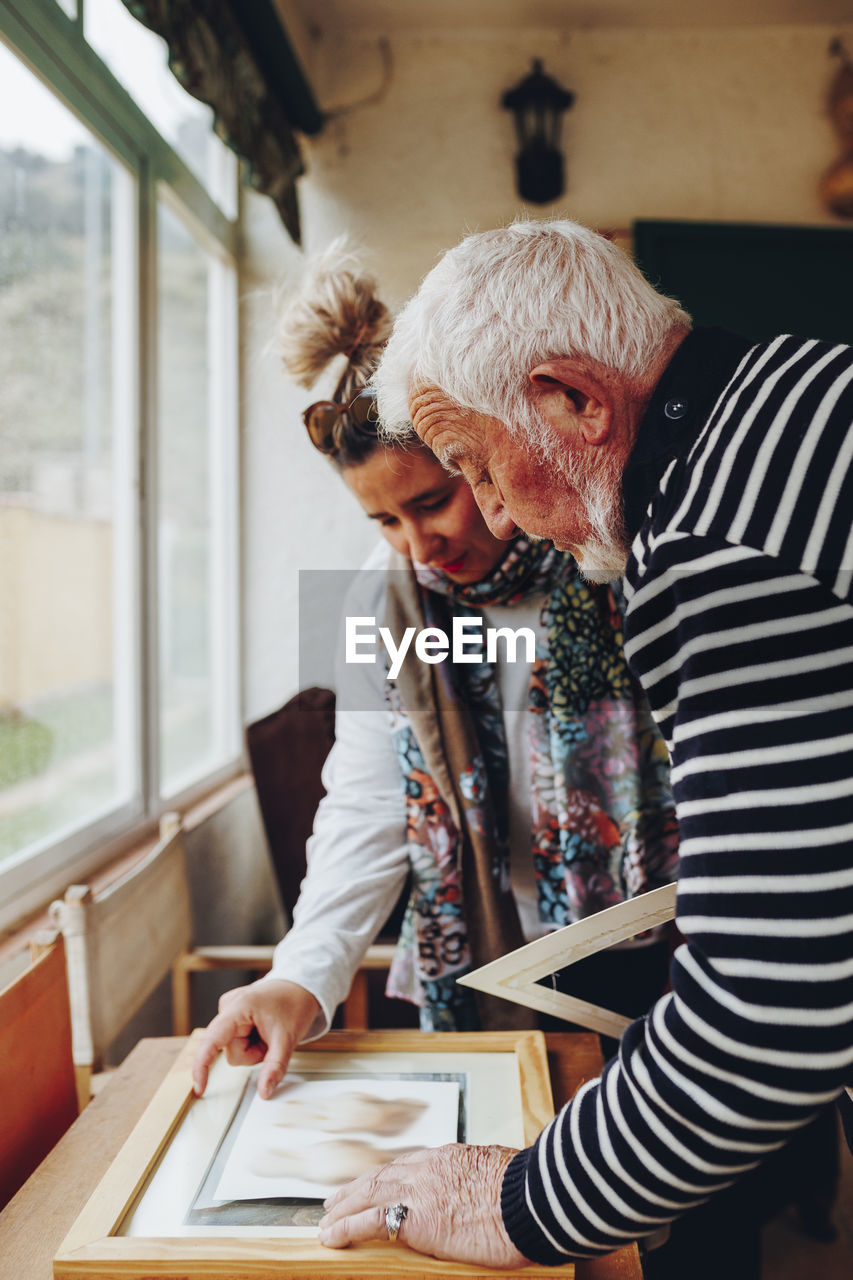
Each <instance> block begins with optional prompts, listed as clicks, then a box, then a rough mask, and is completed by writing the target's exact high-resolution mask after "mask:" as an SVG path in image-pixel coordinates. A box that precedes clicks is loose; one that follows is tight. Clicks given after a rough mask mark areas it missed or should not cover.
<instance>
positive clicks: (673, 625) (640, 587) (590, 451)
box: [321, 222, 853, 1267]
mask: <svg viewBox="0 0 853 1280" xmlns="http://www.w3.org/2000/svg"><path fill="white" fill-rule="evenodd" d="M377 386H378V392H379V409H380V415H381V418H382V420H383V422H384V423H385V426H386V429H387V431H388V432H389V434H390V435H402V434H405V433H406V432H407V431H409V430H410V427H409V423H410V422H411V423H412V424H413V426H414V429H415V431H416V432H417V434H418V436H420V438H421V439H422V440H423V441H424V442H425V443H426V444H427V445H429V447H430V448H431V449H432V450H433V451H434V452H435V453H436V454H437V456H438V457H439V458H440V459H441V460H442V461H443V462H444V463H445V464H446V465H447V466H448V467H450V468H453V469H454V470H458V471H460V472H461V473H462V474H463V475H464V476H465V478H466V479H467V480H468V482H469V483H470V485H471V487H472V489H473V491H474V494H475V495H476V498H477V501H478V503H479V505H480V508H481V510H482V511H483V514H484V516H485V517H486V520H487V522H488V523H489V525H490V527H491V529H492V531H493V532H494V533H495V534H497V535H498V536H501V537H509V536H511V534H512V532H513V530H514V528H515V527H516V526H520V527H521V528H522V529H524V530H526V531H527V532H528V533H530V534H534V535H539V536H542V537H549V538H552V539H554V541H555V542H556V543H557V545H558V546H560V547H563V548H568V549H570V550H571V551H572V552H574V554H575V555H576V557H577V559H578V561H579V563H580V564H581V567H582V569H583V571H584V572H585V573H586V574H587V575H588V576H589V577H590V578H591V579H594V580H601V579H609V578H612V577H615V576H619V575H622V574H623V573H624V575H625V591H626V597H627V600H628V609H627V618H626V645H625V649H626V653H627V654H628V657H629V661H630V663H631V665H632V667H633V669H634V671H635V673H636V675H637V676H638V678H639V679H640V681H641V682H642V685H643V687H644V689H645V691H646V694H647V696H648V698H649V701H650V703H651V706H652V709H653V711H654V713H655V716H656V718H657V720H658V722H659V724H660V727H661V729H662V731H663V733H664V736H665V738H666V740H667V744H668V747H669V750H670V754H671V757H672V780H673V785H674V790H675V796H676V802H677V811H678V819H679V823H680V828H681V858H682V863H681V878H680V881H679V891H678V914H677V919H678V924H679V927H680V930H681V932H682V934H683V935H684V937H685V939H686V943H685V945H683V946H681V947H680V948H679V950H678V951H677V952H676V954H675V956H674V958H673V963H672V992H671V994H669V995H667V996H665V997H664V998H663V999H661V1000H660V1001H659V1002H658V1003H657V1004H656V1005H655V1007H654V1009H653V1010H652V1012H651V1014H650V1015H649V1016H648V1017H647V1018H645V1019H641V1020H639V1021H637V1022H635V1023H633V1024H632V1025H631V1027H630V1028H629V1030H628V1031H627V1032H626V1034H625V1036H624V1038H623V1040H622V1044H621V1048H620V1053H619V1056H618V1058H617V1059H615V1060H614V1061H612V1062H611V1063H609V1064H608V1066H607V1067H606V1068H605V1071H604V1073H603V1076H602V1078H601V1080H600V1081H594V1082H591V1083H590V1084H588V1085H587V1086H585V1087H584V1088H583V1089H582V1090H581V1091H580V1093H579V1094H578V1096H577V1097H576V1098H575V1099H574V1100H573V1102H572V1103H570V1104H569V1105H568V1106H567V1107H566V1108H564V1110H563V1111H562V1112H561V1113H560V1115H559V1116H558V1117H557V1119H556V1120H555V1121H554V1122H553V1123H552V1124H551V1125H549V1126H548V1128H546V1129H545V1130H544V1132H543V1133H542V1134H541V1136H540V1137H539V1139H538V1140H537V1142H536V1143H535V1145H534V1146H533V1147H531V1148H530V1149H529V1150H526V1151H522V1152H519V1153H513V1152H508V1151H505V1150H503V1149H500V1148H473V1149H466V1148H464V1147H449V1148H443V1149H441V1150H440V1151H438V1152H434V1153H427V1154H419V1155H415V1156H410V1157H407V1159H406V1161H404V1162H401V1161H397V1162H394V1163H392V1164H391V1165H389V1166H387V1167H386V1168H385V1169H384V1170H381V1171H379V1172H377V1173H376V1174H374V1175H372V1176H371V1177H368V1178H366V1179H361V1180H359V1181H358V1182H356V1183H354V1184H352V1185H351V1186H350V1187H347V1188H344V1189H343V1190H342V1191H341V1192H339V1193H338V1194H337V1196H336V1197H334V1198H333V1200H332V1201H331V1204H330V1212H329V1213H328V1215H327V1217H326V1219H325V1221H324V1224H323V1227H322V1232H321V1239H322V1240H323V1241H324V1242H325V1243H327V1244H331V1245H340V1244H345V1243H347V1242H348V1241H350V1240H356V1239H364V1238H369V1237H372V1236H377V1237H382V1236H385V1235H386V1234H387V1229H386V1227H387V1223H388V1222H389V1217H388V1213H386V1207H387V1206H394V1208H393V1210H391V1211H389V1212H390V1213H391V1218H392V1222H391V1225H392V1227H393V1228H395V1229H394V1230H393V1234H394V1235H395V1236H396V1234H397V1230H396V1227H397V1226H399V1237H400V1239H402V1240H405V1241H407V1242H408V1243H410V1244H411V1245H412V1246H413V1247H414V1248H416V1249H421V1250H423V1251H425V1252H430V1253H434V1254H435V1255H436V1256H439V1257H454V1258H460V1259H467V1260H469V1261H476V1262H482V1263H488V1264H491V1265H500V1266H506V1267H512V1266H516V1265H520V1264H521V1262H522V1261H523V1260H524V1259H525V1258H529V1259H533V1260H535V1261H540V1262H545V1263H551V1264H558V1263H560V1262H564V1261H566V1260H567V1259H570V1258H579V1257H585V1256H591V1255H594V1254H596V1253H602V1252H606V1251H608V1250H612V1249H614V1248H616V1247H618V1246H620V1245H622V1244H625V1243H626V1242H628V1241H631V1240H634V1239H641V1238H643V1237H645V1236H647V1235H650V1234H652V1233H654V1232H656V1231H658V1230H659V1229H660V1228H661V1227H662V1225H663V1224H666V1223H668V1222H670V1221H671V1220H673V1219H674V1218H677V1217H678V1216H680V1215H681V1214H683V1213H684V1212H685V1211H687V1210H689V1209H690V1208H691V1207H693V1206H696V1205H697V1204H700V1203H702V1202H703V1201H704V1200H706V1199H707V1198H708V1197H713V1196H714V1195H715V1194H717V1193H719V1192H720V1191H721V1189H723V1188H725V1187H727V1186H728V1185H730V1184H731V1183H732V1182H733V1181H735V1180H736V1179H737V1178H738V1177H739V1176H740V1175H742V1174H743V1173H744V1172H745V1171H748V1170H750V1169H752V1168H754V1167H755V1166H757V1165H759V1164H760V1163H761V1162H762V1160H764V1159H765V1158H766V1157H767V1156H768V1155H769V1154H770V1153H772V1152H774V1151H776V1150H778V1149H779V1148H780V1147H782V1146H783V1145H784V1144H785V1143H786V1141H788V1140H789V1139H790V1138H791V1137H792V1136H793V1135H794V1134H796V1133H797V1132H798V1131H799V1130H800V1129H801V1128H802V1127H803V1126H805V1125H806V1124H807V1123H808V1122H809V1121H810V1120H811V1119H812V1118H813V1117H814V1116H815V1115H816V1114H817V1113H818V1112H819V1111H820V1110H821V1109H822V1108H826V1107H827V1106H829V1105H831V1104H832V1103H833V1102H834V1101H835V1100H836V1099H840V1098H841V1097H842V1095H843V1093H844V1089H845V1086H846V1085H849V1084H851V1082H853V712H851V708H853V607H851V579H853V350H851V349H850V348H849V347H844V346H839V345H832V344H830V343H825V342H817V341H806V340H802V339H798V338H792V337H780V338H777V339H775V340H773V341H769V342H761V343H758V344H753V343H750V342H748V341H746V340H743V339H741V338H738V337H735V336H733V335H730V334H727V333H724V332H721V331H702V330H697V331H691V326H690V321H689V318H688V317H687V315H685V313H684V312H683V311H682V310H681V309H680V307H679V306H678V304H677V303H675V302H674V301H672V300H671V299H668V298H665V297H663V296H661V295H660V294H658V293H657V292H656V291H655V290H654V289H652V288H651V287H650V286H649V285H648V283H647V282H646V281H645V280H644V279H643V277H642V276H641V274H640V273H639V272H638V271H637V270H636V268H635V267H634V266H633V265H632V264H631V262H630V261H629V260H628V259H627V258H626V257H625V255H623V254H622V253H621V252H620V251H619V250H618V249H617V248H616V247H615V246H613V245H612V244H610V243H608V242H607V241H606V240H604V239H603V238H602V237H600V236H597V235H596V234H595V233H593V232H590V231H588V230H587V229H585V228H582V227H580V226H578V225H576V224H573V223H568V222H554V223H550V224H547V223H520V224H516V225H514V226H512V227H509V228H507V229H504V230H500V231H494V232H486V233H484V234H481V235H475V236H471V237H469V238H468V239H467V240H465V241H464V242H463V243H462V244H461V245H459V246H458V247H457V248H456V249H454V250H452V251H451V252H449V253H448V254H446V255H445V257H444V258H443V259H442V260H441V261H440V262H439V264H438V265H437V266H436V267H435V269H434V270H433V271H432V272H431V273H430V275H428V276H427V277H426V279H425V281H424V282H423V284H422V286H421V288H420V290H419V292H418V294H417V295H416V296H415V297H414V298H413V299H412V301H411V302H410V303H409V305H408V306H407V307H406V309H405V310H404V311H403V313H402V314H401V315H400V317H399V319H398V321H397V323H396V326H395V329H394V332H393V335H392V337H391V339H390V341H389V343H388V347H387V351H386V354H385V356H384V359H383V361H382V365H381V367H380V370H379V374H378V377H377ZM712 1203H713V1201H712ZM401 1204H402V1205H405V1206H407V1208H408V1214H407V1216H405V1217H404V1218H402V1219H401V1220H400V1221H399V1222H398V1219H400V1214H399V1213H397V1210H398V1209H399V1206H400V1205H401ZM394 1214H396V1216H394ZM689 1222H690V1220H689V1219H688V1220H687V1225H689ZM697 1261H699V1260H697Z"/></svg>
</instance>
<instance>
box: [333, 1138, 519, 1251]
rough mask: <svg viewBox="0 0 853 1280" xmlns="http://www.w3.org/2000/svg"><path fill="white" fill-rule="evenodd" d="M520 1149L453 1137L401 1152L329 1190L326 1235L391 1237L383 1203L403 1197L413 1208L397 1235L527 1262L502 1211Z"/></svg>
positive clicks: (338, 1244) (336, 1243) (421, 1245)
mask: <svg viewBox="0 0 853 1280" xmlns="http://www.w3.org/2000/svg"><path fill="white" fill-rule="evenodd" d="M515 1154H516V1152H515V1151H512V1150H510V1149H509V1148H507V1147H475V1146H463V1145H461V1144H452V1145H450V1146H446V1147H437V1148H433V1149H430V1150H424V1151H415V1152H413V1153H412V1154H410V1155H405V1156H400V1157H399V1158H398V1159H397V1160H392V1161H391V1163H390V1164H386V1165H383V1167H382V1168H380V1169H374V1170H373V1172H372V1173H368V1174H365V1175H364V1176H363V1177H361V1178H357V1179H356V1180H355V1182H350V1183H348V1184H347V1186H345V1187H341V1189H340V1190H339V1191H337V1192H335V1194H334V1195H333V1196H330V1197H329V1199H328V1200H327V1201H326V1208H327V1210H328V1212H327V1213H326V1216H325V1217H324V1218H323V1219H322V1221H321V1222H320V1235H319V1239H320V1243H321V1244H324V1245H327V1246H328V1247H329V1248H333V1249H339V1248H342V1247H343V1246H345V1245H348V1244H355V1243H357V1242H358V1241H361V1240H387V1239H388V1230H387V1227H386V1225H385V1210H386V1208H388V1206H389V1205H394V1204H404V1205H406V1207H407V1208H408V1211H409V1212H408V1215H407V1216H406V1218H405V1219H404V1220H403V1223H402V1225H401V1227H400V1230H399V1235H398V1237H397V1238H398V1240H400V1241H401V1242H402V1243H404V1244H407V1245H409V1247H410V1248H412V1249H416V1250H417V1251H418V1252H419V1253H428V1254H431V1255H432V1256H433V1257H434V1258H443V1259H452V1260H454V1261H457V1262H471V1263H475V1264H479V1265H480V1266H488V1267H501V1268H507V1269H509V1268H512V1267H521V1266H523V1265H524V1264H525V1263H526V1262H527V1259H526V1258H525V1257H524V1256H523V1255H522V1254H520V1253H519V1252H518V1250H517V1249H516V1247H515V1245H514V1244H513V1243H512V1241H511V1240H510V1238H509V1236H508V1235H507V1232H506V1228H505V1227H504V1224H503V1219H502V1217H501V1185H502V1183H503V1178H504V1173H505V1172H506V1167H507V1165H508V1164H509V1162H510V1160H512V1158H513V1156H514V1155H515Z"/></svg>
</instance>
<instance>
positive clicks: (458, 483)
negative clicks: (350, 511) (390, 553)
mask: <svg viewBox="0 0 853 1280" xmlns="http://www.w3.org/2000/svg"><path fill="white" fill-rule="evenodd" d="M342 474H343V477H344V479H345V480H346V482H347V484H348V485H349V487H350V489H351V490H352V492H353V493H354V494H355V496H356V497H357V498H358V500H359V502H360V503H361V505H362V507H363V508H364V510H365V511H366V512H367V514H368V516H369V517H370V519H371V520H375V521H376V522H377V524H378V525H379V527H380V529H381V530H382V533H383V535H384V536H385V538H386V539H387V540H388V542H390V543H391V546H392V547H393V548H394V550H395V551H399V552H401V553H402V554H403V555H404V556H408V557H409V559H410V560H417V562H418V563H419V564H427V565H429V566H430V567H431V568H433V569H440V570H441V571H442V573H444V574H445V575H446V576H447V577H448V578H450V580H451V581H452V582H458V583H470V582H479V581H480V579H481V578H485V577H486V576H487V575H488V574H489V573H490V571H491V570H492V569H493V568H494V567H495V565H496V564H497V563H498V561H499V560H502V559H503V557H504V555H505V554H506V550H507V544H506V542H502V541H501V540H500V539H498V538H496V537H495V536H494V534H493V533H491V532H490V531H489V528H488V526H487V525H486V522H485V521H484V520H483V517H482V516H481V515H480V510H479V508H478V506H477V504H476V502H475V501H474V495H473V494H472V493H471V490H470V489H469V487H468V485H467V484H466V482H465V481H464V480H463V479H462V477H461V476H451V475H448V473H447V472H446V471H445V470H444V468H443V467H442V465H441V463H440V462H438V461H436V459H435V458H434V457H433V455H432V454H431V453H429V452H428V451H427V450H426V449H422V448H409V449H377V451H376V452H375V453H374V454H372V455H371V457H369V458H368V459H367V461H366V462H362V463H361V464H360V465H359V466H357V467H347V468H346V469H345V470H344V471H343V473H342Z"/></svg>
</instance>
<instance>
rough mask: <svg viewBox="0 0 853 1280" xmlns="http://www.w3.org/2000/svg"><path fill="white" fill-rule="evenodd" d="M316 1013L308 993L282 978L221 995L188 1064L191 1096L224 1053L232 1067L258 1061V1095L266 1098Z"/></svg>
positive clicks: (203, 1085)
mask: <svg viewBox="0 0 853 1280" xmlns="http://www.w3.org/2000/svg"><path fill="white" fill-rule="evenodd" d="M321 1012H322V1010H321V1008H320V1005H319V1004H318V1003H317V1001H316V1000H315V999H314V997H313V996H312V995H311V993H310V992H309V991H306V990H305V988H304V987H300V986H298V985H297V983H295V982H287V981H285V980H284V979H278V978H271V979H267V978H264V979H261V980H260V981H258V982H252V983H250V984H249V985H248V986H245V987H237V988H235V990H233V991H226V992H225V994H224V995H223V996H222V997H221V998H220V1001H219V1013H218V1014H217V1015H216V1017H215V1018H214V1019H213V1021H212V1022H211V1023H210V1025H209V1026H208V1028H207V1030H206V1031H205V1033H204V1036H203V1038H202V1041H201V1044H200V1046H199V1048H198V1050H197V1052H196V1055H195V1058H194V1060H193V1070H192V1077H193V1088H194V1090H195V1092H196V1094H197V1095H198V1096H199V1097H201V1095H202V1094H203V1093H204V1091H205V1088H206V1087H207V1077H208V1074H209V1072H210V1068H211V1067H212V1065H213V1063H214V1061H215V1059H216V1057H217V1055H218V1054H219V1053H220V1051H222V1050H224V1051H225V1057H226V1058H227V1059H228V1061H229V1062H230V1063H231V1064H232V1066H247V1065H248V1066H254V1065H255V1064H256V1063H258V1062H263V1064H264V1065H263V1067H262V1068H261V1073H260V1076H259V1078H258V1093H259V1094H260V1095H261V1097H262V1098H269V1097H270V1096H271V1095H272V1093H273V1091H274V1090H275V1089H276V1087H277V1086H278V1085H279V1084H280V1083H281V1081H282V1080H283V1078H284V1073H285V1071H286V1070H287V1064H288V1062H289V1061H290V1057H291V1054H292V1053H293V1051H294V1049H295V1048H296V1046H297V1045H298V1044H299V1043H300V1042H301V1041H302V1040H304V1039H305V1037H306V1036H307V1035H308V1033H309V1031H310V1030H311V1027H312V1025H313V1023H314V1022H315V1021H316V1019H317V1017H318V1016H319V1015H320V1014H321Z"/></svg>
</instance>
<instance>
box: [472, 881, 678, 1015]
mask: <svg viewBox="0 0 853 1280" xmlns="http://www.w3.org/2000/svg"><path fill="white" fill-rule="evenodd" d="M677 887H678V886H677V884H675V883H674V882H673V883H672V884H665V885H663V886H662V888H660V889H652V890H651V892H650V893H643V894H640V896H639V897H637V898H630V899H629V900H628V901H627V902H620V903H617V905H616V906H615V907H608V908H607V909H606V910H605V911H598V912H596V914H595V915H594V916H588V917H587V918H586V919H585V920H578V921H576V922H575V924H568V925H566V926H565V927H564V928H562V929H555V930H554V932H553V933H548V934H546V935H545V937H544V938H537V939H536V941H535V942H528V943H527V944H526V945H525V946H523V947H518V948H517V950H515V951H510V952H509V954H508V955H505V956H501V957H500V958H499V959H497V960H492V961H491V963H490V964H484V965H482V966H481V967H480V968H479V969H475V970H474V971H473V973H468V974H466V975H465V977H464V978H457V982H459V984H460V985H461V986H465V987H473V988H474V990H475V991H484V992H486V993H487V994H488V995H490V996H501V997H502V998H503V999H504V1000H512V1001H514V1002H515V1003H516V1004H523V1005H526V1006H527V1008H529V1009H538V1010H540V1012H542V1013H550V1014H553V1015H554V1016H555V1017H557V1018H565V1020H566V1021H567V1022H574V1023H576V1024H577V1025H578V1026H581V1027H587V1028H588V1029H589V1030H590V1031H597V1032H598V1033H599V1035H603V1036H612V1037H613V1039H614V1040H618V1039H620V1037H621V1036H622V1033H623V1032H624V1031H625V1029H626V1028H627V1027H629V1026H630V1024H631V1019H630V1018H625V1017H623V1016H622V1014H620V1013H614V1012H613V1011H612V1010H611V1009H603V1008H601V1006H600V1005H596V1004H590V1003H589V1002H588V1001H586V1000H579V999H577V997H575V996H570V995H567V994H566V993H565V992H562V991H557V990H555V989H554V988H553V987H550V986H548V985H547V981H548V979H549V978H550V977H551V975H552V974H555V973H557V972H559V971H560V970H561V969H565V968H567V967H568V966H569V965H571V964H574V963H575V962H576V961H578V960H583V959H585V958H586V957H587V956H592V955H595V953H596V952H597V951H604V950H605V948H606V947H611V946H613V944H614V943H616V942H625V941H626V940H627V939H628V938H633V937H634V936H635V934H638V933H643V932H644V931H645V930H646V929H653V928H655V927H656V926H657V925H661V924H666V923H667V922H668V921H669V920H672V919H673V918H674V917H675V895H676V890H677Z"/></svg>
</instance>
